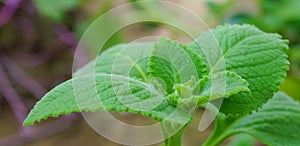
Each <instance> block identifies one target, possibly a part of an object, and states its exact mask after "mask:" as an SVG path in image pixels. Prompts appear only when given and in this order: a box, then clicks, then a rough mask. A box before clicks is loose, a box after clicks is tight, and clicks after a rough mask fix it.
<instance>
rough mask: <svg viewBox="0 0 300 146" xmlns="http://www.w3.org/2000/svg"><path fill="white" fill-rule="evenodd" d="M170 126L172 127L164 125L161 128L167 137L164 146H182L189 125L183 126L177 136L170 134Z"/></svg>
mask: <svg viewBox="0 0 300 146" xmlns="http://www.w3.org/2000/svg"><path fill="white" fill-rule="evenodd" d="M168 126H170V125H165V124H162V126H161V127H162V131H163V134H164V136H165V143H164V145H163V146H182V136H183V133H184V132H185V129H186V127H187V125H185V126H183V127H182V128H181V129H180V130H179V131H177V132H176V133H175V134H173V133H172V132H169V129H167V128H166V127H168ZM171 131H172V130H171ZM170 133H171V134H170Z"/></svg>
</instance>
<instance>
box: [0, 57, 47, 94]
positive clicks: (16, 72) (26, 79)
mask: <svg viewBox="0 0 300 146" xmlns="http://www.w3.org/2000/svg"><path fill="white" fill-rule="evenodd" d="M0 59H1V61H2V62H3V63H4V65H5V67H6V68H7V70H8V72H9V75H11V76H12V77H13V79H14V80H15V81H16V82H18V83H19V84H20V85H21V86H22V87H23V88H25V89H26V90H28V91H29V92H31V93H32V94H33V95H34V96H35V97H36V98H38V99H40V98H42V96H43V95H44V94H45V93H46V92H47V90H46V89H45V88H44V87H43V86H41V85H40V84H39V83H38V82H37V81H35V80H34V79H32V78H31V77H30V76H29V75H27V74H26V73H25V72H24V71H23V70H22V69H21V68H20V67H18V66H17V65H16V64H15V63H14V62H13V61H12V60H10V59H9V58H8V57H2V58H0Z"/></svg>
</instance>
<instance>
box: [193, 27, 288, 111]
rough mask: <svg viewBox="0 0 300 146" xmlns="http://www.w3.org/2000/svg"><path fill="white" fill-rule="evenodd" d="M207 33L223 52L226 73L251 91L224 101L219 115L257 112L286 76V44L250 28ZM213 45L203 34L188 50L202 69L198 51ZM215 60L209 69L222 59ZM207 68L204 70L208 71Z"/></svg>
mask: <svg viewBox="0 0 300 146" xmlns="http://www.w3.org/2000/svg"><path fill="white" fill-rule="evenodd" d="M211 32H212V33H213V35H214V36H215V38H216V40H217V41H218V43H219V44H218V45H219V47H220V49H221V51H222V52H223V55H224V59H225V64H226V70H227V71H231V72H235V73H237V74H238V75H240V76H241V77H242V78H243V79H245V80H246V81H247V82H248V83H249V89H250V90H251V92H248V93H247V92H241V93H238V94H236V95H232V96H230V97H229V98H226V99H224V101H223V103H222V106H221V109H220V111H221V112H223V113H225V114H232V115H244V114H249V113H251V112H252V111H253V110H257V109H258V108H259V107H261V106H262V105H263V103H265V102H266V101H267V100H268V99H270V98H271V97H272V96H273V94H274V93H276V92H277V91H278V90H279V85H280V84H282V82H283V80H284V77H285V76H286V71H287V70H288V65H289V62H288V60H287V57H288V56H287V54H286V51H287V49H288V45H287V41H286V40H282V39H281V36H280V35H278V34H270V33H264V32H262V31H260V30H259V29H257V28H256V27H254V26H251V25H224V26H219V27H217V28H216V29H213V30H211ZM213 43H214V42H212V41H211V35H210V33H205V34H203V35H202V36H201V37H200V38H199V39H198V40H197V41H196V42H193V43H191V44H190V45H189V46H188V48H190V49H192V50H194V51H195V52H197V53H198V55H199V56H201V58H202V59H204V62H205V64H206V66H209V62H208V59H205V57H206V56H205V54H204V52H203V50H202V49H201V47H202V48H204V49H208V48H209V47H211V46H212V45H215V44H213ZM198 44H199V45H200V46H201V47H199V45H198ZM217 57H219V59H216V62H213V64H212V66H211V68H214V67H215V65H216V64H215V63H217V62H218V60H221V59H222V58H221V57H222V56H217ZM217 65H218V64H217ZM211 68H208V70H209V71H211ZM211 72H212V71H211Z"/></svg>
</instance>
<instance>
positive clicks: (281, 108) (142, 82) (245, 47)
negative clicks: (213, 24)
mask: <svg viewBox="0 0 300 146" xmlns="http://www.w3.org/2000/svg"><path fill="white" fill-rule="evenodd" d="M211 33H212V34H213V35H214V37H215V39H216V40H217V41H218V45H219V46H217V47H219V48H220V49H221V51H222V52H223V55H220V54H214V53H216V52H209V51H210V49H211V48H209V49H208V52H205V51H204V49H201V47H212V46H213V44H212V40H211ZM287 42H288V41H286V40H282V39H281V36H280V35H277V34H270V33H264V32H262V31H260V30H259V29H257V28H256V27H254V26H251V25H224V26H219V27H217V28H216V29H213V30H211V32H207V33H204V34H203V35H202V36H201V37H200V38H198V39H197V40H195V41H193V42H192V43H190V44H188V45H183V44H179V43H177V42H174V41H171V40H168V39H166V38H161V39H160V40H159V41H158V42H157V43H133V44H121V45H117V46H114V47H112V48H110V49H108V50H107V51H104V52H103V53H101V54H100V55H99V56H98V58H97V59H96V60H95V61H92V62H91V63H89V64H88V65H86V66H85V67H83V68H82V69H80V70H78V71H77V72H75V73H74V76H73V78H72V79H70V80H68V81H66V82H64V83H62V84H61V85H59V86H57V87H55V88H54V89H53V90H51V91H50V92H49V93H47V94H46V95H45V96H44V97H43V99H42V100H41V101H39V102H38V103H37V104H36V106H35V107H34V109H33V110H32V111H31V112H30V113H29V115H28V117H27V119H26V120H25V121H24V126H28V125H31V124H34V123H35V122H36V121H38V122H39V121H41V120H42V119H47V118H48V117H49V116H52V117H57V116H59V115H61V114H70V113H72V112H81V111H92V112H93V111H97V110H106V111H111V110H116V111H119V112H122V111H127V112H130V113H133V114H137V113H139V114H142V115H144V116H152V117H153V118H154V119H155V120H158V121H161V122H162V124H161V125H162V131H163V133H164V134H165V136H166V140H165V145H167V146H176V145H181V136H182V134H183V133H184V130H185V128H186V127H187V125H188V124H189V123H190V122H191V120H192V119H191V115H192V114H193V113H194V110H195V108H193V107H203V108H208V109H210V110H212V109H213V107H214V106H213V105H214V104H216V103H217V101H220V100H221V99H223V97H224V99H223V103H222V105H221V107H220V110H217V111H216V110H212V111H215V113H214V114H215V115H217V118H216V126H215V129H214V132H213V133H212V135H211V136H210V137H209V138H208V139H207V141H206V142H205V143H204V144H203V145H205V146H206V145H207V146H212V145H218V144H220V143H221V142H222V141H223V140H224V139H226V138H228V137H230V136H232V135H235V134H239V133H245V134H249V135H252V136H253V137H255V138H257V139H258V140H260V141H262V142H263V143H265V144H268V145H275V146H276V145H278V146H279V145H291V146H292V145H298V144H300V133H299V130H300V122H299V121H300V116H299V114H298V113H299V112H300V108H299V107H300V106H299V103H297V102H295V101H293V100H292V99H291V98H289V97H288V96H287V95H285V94H284V93H281V92H279V93H277V94H275V93H276V92H278V90H279V86H280V84H282V82H283V81H284V77H285V76H286V71H287V70H288V66H289V62H288V60H287V58H288V56H287V54H286V51H287V50H288V45H287ZM200 46H201V47H200ZM124 48H125V49H126V50H125V51H124V50H123V49H124ZM132 50H133V51H132ZM148 50H150V54H151V55H150V56H146V57H142V58H143V59H141V60H139V61H138V62H137V63H134V61H132V60H135V59H136V58H137V56H145V54H147V51H148ZM132 52H134V53H132ZM148 53H149V52H148ZM207 53H211V54H213V55H212V56H213V58H207V57H206V55H207ZM118 62H119V63H121V64H118ZM222 62H223V63H225V65H226V66H222ZM223 86H224V88H223V90H215V89H214V88H217V89H220V88H221V89H222V87H223ZM74 91H75V92H74ZM219 91H221V92H219ZM274 94H275V95H274ZM209 102H210V103H212V104H208V103H209ZM156 105H157V106H156ZM191 107H192V108H191ZM174 127H175V128H174ZM178 127H179V128H178ZM176 128H177V129H176ZM174 129H175V130H176V131H175V134H174V133H172V131H173V130H174ZM173 132H174V131H173Z"/></svg>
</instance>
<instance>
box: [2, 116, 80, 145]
mask: <svg viewBox="0 0 300 146" xmlns="http://www.w3.org/2000/svg"><path fill="white" fill-rule="evenodd" d="M75 119H76V115H73V116H64V117H62V118H61V119H58V120H56V121H54V122H52V123H49V124H47V125H45V126H43V127H39V128H36V129H35V130H34V131H32V132H31V133H29V134H24V133H20V134H16V135H13V136H9V137H6V138H3V139H0V146H8V145H9V146H20V145H23V144H25V143H29V142H32V141H35V140H37V139H41V138H45V137H48V136H51V135H53V134H56V133H59V132H62V131H64V130H66V129H67V128H69V127H70V126H71V123H72V122H73V121H74V120H75Z"/></svg>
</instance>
